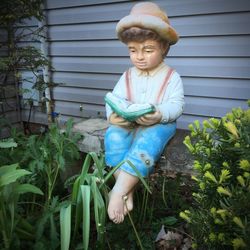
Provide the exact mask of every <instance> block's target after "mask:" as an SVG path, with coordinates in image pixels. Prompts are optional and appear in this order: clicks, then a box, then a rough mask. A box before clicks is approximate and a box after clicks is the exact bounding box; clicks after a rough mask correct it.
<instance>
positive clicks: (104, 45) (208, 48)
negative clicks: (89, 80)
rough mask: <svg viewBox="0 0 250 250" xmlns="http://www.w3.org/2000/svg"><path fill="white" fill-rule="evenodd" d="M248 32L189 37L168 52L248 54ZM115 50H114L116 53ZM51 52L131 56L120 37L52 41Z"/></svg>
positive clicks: (216, 55) (171, 54) (243, 55)
mask: <svg viewBox="0 0 250 250" xmlns="http://www.w3.org/2000/svg"><path fill="white" fill-rule="evenodd" d="M249 44H250V35H249V36H223V37H220V36H215V37H198V38H193V37H186V38H183V39H180V41H179V42H178V43H177V45H175V46H172V47H171V50H170V53H169V55H168V56H170V57H171V56H182V57H186V56H198V57H201V56H209V57H219V56H222V57H232V56H237V57H240V56H241V57H249V56H250V49H249ZM114 51H115V53H114ZM50 55H51V56H59V55H60V56H93V57H96V56H99V57H103V56H110V55H114V56H128V49H127V47H126V46H125V45H124V44H123V43H121V42H120V41H113V40H109V41H91V42H90V41H67V42H52V43H51V47H50Z"/></svg>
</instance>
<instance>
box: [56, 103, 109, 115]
mask: <svg viewBox="0 0 250 250" xmlns="http://www.w3.org/2000/svg"><path fill="white" fill-rule="evenodd" d="M80 105H81V106H82V108H83V109H82V110H80ZM55 111H56V112H58V113H59V114H60V115H69V116H70V115H72V116H74V117H80V118H88V117H105V113H106V111H105V107H104V105H95V104H82V103H75V102H74V103H73V102H61V101H57V102H56V106H55Z"/></svg>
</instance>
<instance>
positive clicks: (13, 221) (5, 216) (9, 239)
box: [0, 164, 43, 249]
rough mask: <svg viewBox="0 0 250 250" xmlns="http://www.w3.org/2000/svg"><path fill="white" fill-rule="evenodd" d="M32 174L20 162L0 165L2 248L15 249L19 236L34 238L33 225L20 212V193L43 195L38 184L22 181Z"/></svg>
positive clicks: (0, 229)
mask: <svg viewBox="0 0 250 250" xmlns="http://www.w3.org/2000/svg"><path fill="white" fill-rule="evenodd" d="M30 174H31V172H29V171H27V170H25V169H20V168H19V165H18V164H12V165H6V166H1V167H0V231H1V238H2V240H1V243H0V247H1V249H13V248H14V246H16V239H17V238H19V237H21V238H22V237H25V238H26V239H27V238H31V239H32V238H33V232H32V226H31V225H30V224H28V223H27V222H25V221H24V220H22V218H21V215H20V214H19V212H18V202H19V200H20V195H22V194H26V193H33V194H39V195H43V192H42V191H41V190H40V189H39V188H37V187H36V186H34V185H31V184H27V183H20V180H21V178H22V177H24V176H25V175H30ZM30 228H31V230H30Z"/></svg>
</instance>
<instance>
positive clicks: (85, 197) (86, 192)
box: [81, 185, 90, 250]
mask: <svg viewBox="0 0 250 250" xmlns="http://www.w3.org/2000/svg"><path fill="white" fill-rule="evenodd" d="M81 193H82V202H83V209H82V210H83V223H82V230H83V248H84V249H85V250H88V247H89V232H90V186H88V185H81Z"/></svg>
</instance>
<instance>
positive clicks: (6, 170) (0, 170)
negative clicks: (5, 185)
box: [0, 163, 19, 176]
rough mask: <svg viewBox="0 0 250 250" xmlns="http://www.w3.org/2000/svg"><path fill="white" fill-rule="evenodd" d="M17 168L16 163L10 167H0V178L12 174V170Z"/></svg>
mask: <svg viewBox="0 0 250 250" xmlns="http://www.w3.org/2000/svg"><path fill="white" fill-rule="evenodd" d="M18 167H19V164H18V163H15V164H12V165H5V166H1V167H0V176H2V175H4V174H6V173H9V172H12V171H13V170H16V169H17V168H18Z"/></svg>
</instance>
